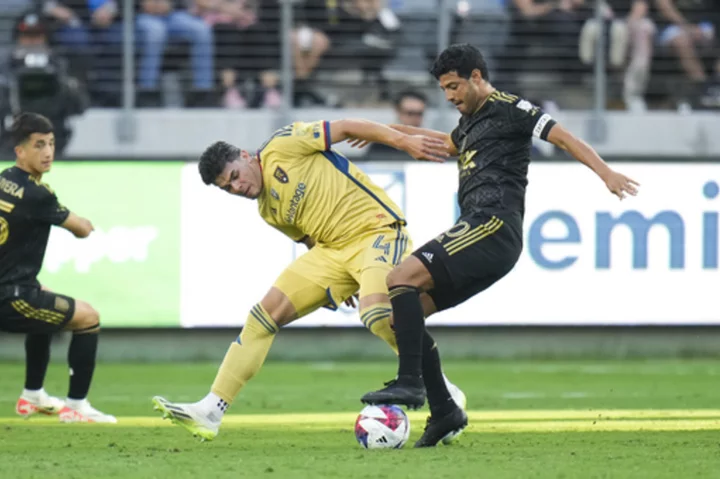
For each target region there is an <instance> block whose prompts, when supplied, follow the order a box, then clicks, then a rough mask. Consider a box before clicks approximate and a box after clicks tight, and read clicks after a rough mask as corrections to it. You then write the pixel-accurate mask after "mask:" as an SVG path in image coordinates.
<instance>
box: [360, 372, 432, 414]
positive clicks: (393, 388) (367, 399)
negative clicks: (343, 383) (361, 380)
mask: <svg viewBox="0 0 720 479" xmlns="http://www.w3.org/2000/svg"><path fill="white" fill-rule="evenodd" d="M360 401H362V402H363V403H365V404H375V405H377V404H400V405H403V406H407V408H408V409H419V408H421V407H423V406H424V405H425V386H424V385H423V382H422V378H415V377H412V376H399V377H398V378H397V379H393V380H392V381H388V382H386V383H385V387H384V388H382V389H380V390H378V391H373V392H369V393H367V394H365V395H364V396H363V397H362V399H360Z"/></svg>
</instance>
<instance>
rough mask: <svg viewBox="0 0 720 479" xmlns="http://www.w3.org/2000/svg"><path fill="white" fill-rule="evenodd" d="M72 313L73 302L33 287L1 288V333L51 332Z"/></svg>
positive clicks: (62, 323)
mask: <svg viewBox="0 0 720 479" xmlns="http://www.w3.org/2000/svg"><path fill="white" fill-rule="evenodd" d="M73 314H75V300H74V299H72V298H70V297H69V296H63V295H62V294H55V293H51V292H50V291H43V290H41V289H40V288H37V287H32V286H2V287H0V331H6V332H9V333H53V332H55V331H59V330H61V329H63V328H64V327H65V325H66V324H67V323H68V322H69V321H70V320H71V319H72V317H73Z"/></svg>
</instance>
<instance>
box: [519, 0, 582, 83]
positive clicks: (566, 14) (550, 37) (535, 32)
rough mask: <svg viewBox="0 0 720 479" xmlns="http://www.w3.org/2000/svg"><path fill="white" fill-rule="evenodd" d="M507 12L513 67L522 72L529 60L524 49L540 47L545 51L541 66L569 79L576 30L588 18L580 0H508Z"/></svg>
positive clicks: (575, 41)
mask: <svg viewBox="0 0 720 479" xmlns="http://www.w3.org/2000/svg"><path fill="white" fill-rule="evenodd" d="M510 13H511V16H512V25H511V38H510V42H509V43H510V44H511V45H512V46H513V47H514V49H515V52H514V55H513V57H514V58H517V61H516V63H515V64H516V68H518V69H522V68H523V66H524V65H523V64H524V63H525V62H526V61H528V60H529V53H528V50H529V49H530V48H531V47H532V46H533V45H543V46H544V48H545V50H546V51H547V55H546V56H545V57H544V58H543V61H544V67H545V68H547V69H548V70H555V69H557V70H558V71H559V73H561V74H565V75H566V76H567V78H568V80H570V79H571V78H573V77H572V76H570V75H569V74H570V73H571V72H570V70H572V64H574V63H576V58H577V56H576V52H577V48H578V41H579V37H580V30H581V28H582V25H583V23H584V22H585V20H587V18H589V10H588V9H587V8H585V5H584V0H550V1H537V0H512V1H511V3H510ZM577 63H579V62H577Z"/></svg>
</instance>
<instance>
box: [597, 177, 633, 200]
mask: <svg viewBox="0 0 720 479" xmlns="http://www.w3.org/2000/svg"><path fill="white" fill-rule="evenodd" d="M605 185H606V186H607V187H608V190H610V192H611V193H612V194H614V195H615V196H617V197H618V198H620V199H621V200H623V199H625V198H626V196H627V195H630V196H637V194H638V189H637V187H638V186H640V183H638V182H637V181H635V180H633V179H632V178H628V177H627V176H625V175H623V174H622V173H618V172H617V171H611V172H610V173H609V174H608V176H607V177H606V178H605Z"/></svg>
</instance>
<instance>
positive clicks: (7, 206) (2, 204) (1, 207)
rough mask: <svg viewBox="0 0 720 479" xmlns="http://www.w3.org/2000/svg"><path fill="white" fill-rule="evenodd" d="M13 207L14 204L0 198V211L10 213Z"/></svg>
mask: <svg viewBox="0 0 720 479" xmlns="http://www.w3.org/2000/svg"><path fill="white" fill-rule="evenodd" d="M13 208H15V205H14V204H12V203H10V202H9V201H3V200H0V211H4V212H5V213H12V210H13Z"/></svg>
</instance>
